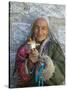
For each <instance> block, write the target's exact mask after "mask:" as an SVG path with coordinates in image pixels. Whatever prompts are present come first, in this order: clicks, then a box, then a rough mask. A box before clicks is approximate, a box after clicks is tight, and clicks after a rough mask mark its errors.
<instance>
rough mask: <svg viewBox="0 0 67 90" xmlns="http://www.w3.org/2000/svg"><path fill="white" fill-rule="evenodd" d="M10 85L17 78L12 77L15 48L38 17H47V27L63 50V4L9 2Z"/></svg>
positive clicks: (23, 39) (21, 42)
mask: <svg viewBox="0 0 67 90" xmlns="http://www.w3.org/2000/svg"><path fill="white" fill-rule="evenodd" d="M9 9H10V11H9V13H10V87H15V85H16V81H17V78H16V76H14V77H12V72H13V69H14V64H15V57H16V52H17V49H18V48H19V47H20V45H21V44H23V43H24V42H25V41H26V40H27V38H28V37H29V35H30V33H31V25H32V23H33V21H34V20H35V19H36V18H38V17H44V18H45V17H47V18H48V19H49V28H50V29H51V31H52V33H53V34H54V35H55V37H56V39H58V41H59V42H60V45H61V47H62V49H63V51H64V52H65V49H64V48H65V46H64V45H65V6H64V5H55V4H44V3H43V4H41V3H24V2H10V8H9Z"/></svg>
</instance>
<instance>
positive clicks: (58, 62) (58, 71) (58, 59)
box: [47, 43, 65, 85]
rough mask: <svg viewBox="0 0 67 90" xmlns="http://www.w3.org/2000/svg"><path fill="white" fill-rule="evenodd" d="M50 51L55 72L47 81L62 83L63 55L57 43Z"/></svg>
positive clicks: (63, 70) (49, 82) (63, 75)
mask: <svg viewBox="0 0 67 90" xmlns="http://www.w3.org/2000/svg"><path fill="white" fill-rule="evenodd" d="M52 52H53V54H52V57H51V59H52V60H53V62H54V65H55V72H54V74H53V76H52V77H51V79H50V80H48V81H47V82H48V84H49V85H62V84H63V82H64V81H65V57H64V54H63V51H62V49H61V47H60V46H59V44H58V43H55V45H54V46H53V51H52Z"/></svg>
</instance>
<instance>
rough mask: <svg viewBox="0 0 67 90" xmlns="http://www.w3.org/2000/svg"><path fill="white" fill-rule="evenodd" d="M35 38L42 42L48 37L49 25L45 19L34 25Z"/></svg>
mask: <svg viewBox="0 0 67 90" xmlns="http://www.w3.org/2000/svg"><path fill="white" fill-rule="evenodd" d="M33 32H34V37H35V39H36V41H38V42H41V41H42V40H44V39H46V38H47V36H48V23H47V21H46V20H45V19H38V20H36V21H35V23H34V29H33Z"/></svg>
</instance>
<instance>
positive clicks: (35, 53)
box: [29, 49, 39, 63]
mask: <svg viewBox="0 0 67 90" xmlns="http://www.w3.org/2000/svg"><path fill="white" fill-rule="evenodd" d="M38 55H39V53H38V50H37V49H32V50H31V52H30V54H29V59H30V60H31V61H32V62H33V63H36V62H37V61H38Z"/></svg>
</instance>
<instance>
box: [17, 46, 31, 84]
mask: <svg viewBox="0 0 67 90" xmlns="http://www.w3.org/2000/svg"><path fill="white" fill-rule="evenodd" d="M28 54H29V51H28V49H27V48H26V47H21V48H20V50H18V53H17V60H16V63H17V73H18V75H19V77H20V78H21V81H22V82H28V81H29V80H30V76H29V75H28V74H27V73H26V70H25V61H26V57H27V56H28Z"/></svg>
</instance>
